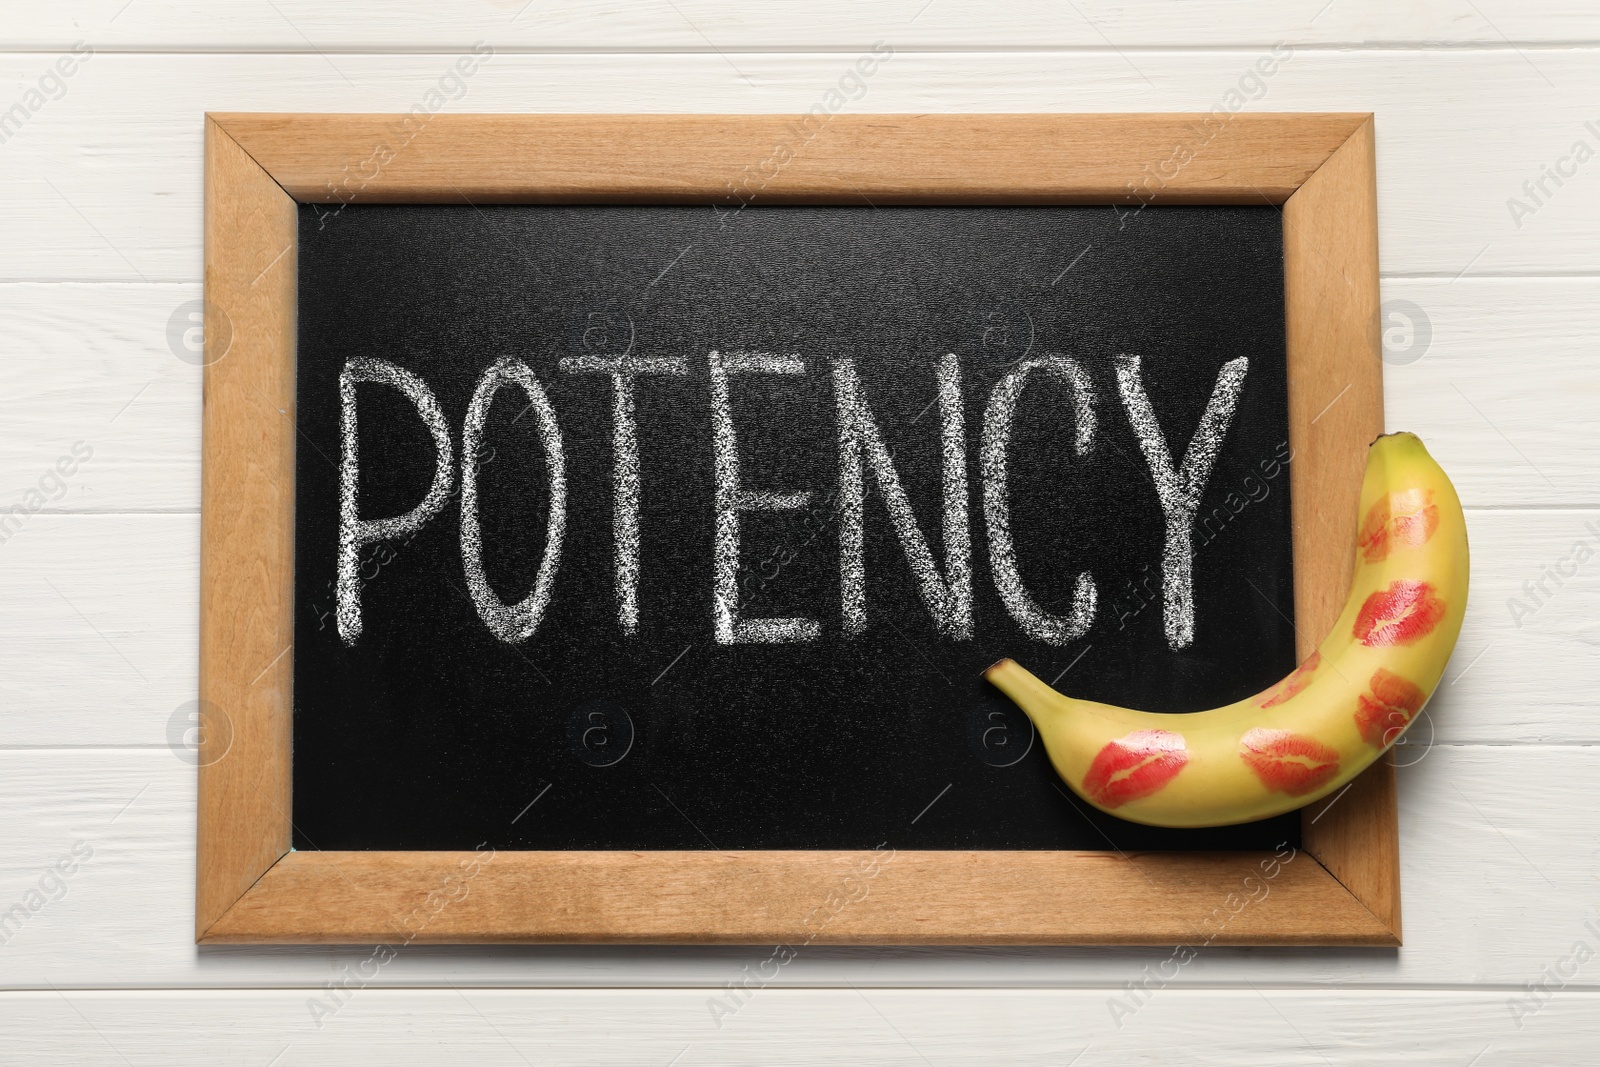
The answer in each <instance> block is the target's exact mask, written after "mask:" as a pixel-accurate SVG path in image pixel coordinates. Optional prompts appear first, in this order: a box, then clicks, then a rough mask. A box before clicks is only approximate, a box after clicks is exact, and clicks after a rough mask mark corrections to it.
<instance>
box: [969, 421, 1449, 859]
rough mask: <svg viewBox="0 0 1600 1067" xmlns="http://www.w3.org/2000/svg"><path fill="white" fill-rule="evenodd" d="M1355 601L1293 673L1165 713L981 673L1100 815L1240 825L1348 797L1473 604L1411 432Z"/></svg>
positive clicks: (1432, 477)
mask: <svg viewBox="0 0 1600 1067" xmlns="http://www.w3.org/2000/svg"><path fill="white" fill-rule="evenodd" d="M1359 514H1360V515H1361V525H1360V528H1359V533H1358V536H1357V545H1356V568H1355V574H1354V577H1353V579H1352V581H1351V587H1350V596H1349V599H1348V600H1347V601H1346V602H1345V606H1344V611H1343V612H1342V613H1341V614H1340V616H1339V619H1338V621H1337V622H1335V623H1334V626H1333V631H1332V632H1331V633H1330V634H1329V635H1328V636H1327V638H1326V639H1325V640H1324V641H1323V642H1322V645H1321V646H1320V647H1319V648H1318V649H1317V651H1316V652H1313V653H1312V654H1311V656H1310V657H1309V658H1308V659H1306V661H1305V662H1304V663H1302V664H1300V666H1298V667H1297V668H1295V670H1294V672H1293V673H1291V674H1290V675H1289V676H1288V677H1286V678H1284V679H1283V680H1282V681H1280V682H1278V683H1277V684H1276V685H1274V686H1272V687H1271V688H1269V689H1267V690H1264V691H1263V692H1260V693H1257V694H1256V695H1255V696H1252V697H1248V698H1247V699H1244V700H1241V701H1238V702H1237V703H1234V704H1229V705H1226V706H1224V707H1220V708H1213V709H1211V710H1209V711H1199V712H1193V713H1191V714H1181V715H1167V714H1161V713H1155V712H1147V711H1136V710H1133V709H1131V708H1120V707H1115V706H1113V705H1110V704H1098V703H1095V702H1093V701H1088V700H1074V699H1073V698H1071V697H1066V696H1063V695H1061V694H1060V693H1058V692H1056V691H1055V690H1054V689H1051V688H1050V687H1049V686H1048V685H1046V684H1045V683H1044V682H1041V681H1040V680H1039V679H1038V678H1036V677H1034V676H1033V675H1032V674H1030V673H1029V672H1028V671H1027V670H1025V669H1024V668H1023V667H1021V666H1019V665H1018V664H1017V663H1015V662H1014V661H1012V660H1009V659H1005V660H1001V661H1000V662H999V663H996V664H995V665H994V666H992V667H990V668H989V669H988V670H987V671H985V672H984V676H985V677H986V678H988V679H989V681H991V682H993V683H994V684H995V685H996V686H998V687H999V688H1000V689H1001V691H1003V692H1004V693H1005V694H1006V695H1007V696H1009V697H1010V698H1011V699H1012V700H1014V701H1016V703H1017V704H1018V705H1019V706H1020V707H1021V708H1022V710H1023V711H1025V712H1027V714H1028V716H1029V718H1031V719H1032V720H1033V722H1034V726H1035V727H1036V728H1037V729H1038V731H1039V736H1040V737H1041V738H1042V739H1043V741H1044V745H1045V750H1046V751H1047V752H1048V753H1049V755H1050V762H1051V763H1052V764H1054V766H1055V769H1056V772H1057V773H1058V774H1060V775H1061V777H1062V779H1063V780H1065V781H1066V783H1067V784H1068V785H1069V786H1071V787H1072V790H1073V791H1074V792H1076V793H1077V794H1078V795H1079V796H1081V797H1083V799H1084V800H1086V801H1088V802H1089V803H1090V804H1092V805H1094V806H1095V807H1096V808H1099V809H1100V810H1101V811H1104V812H1108V813H1110V814H1112V815H1115V816H1117V817H1119V818H1123V819H1129V820H1131V821H1133V822H1138V823H1145V824H1147V825H1150V826H1171V827H1195V826H1228V825H1231V824H1234V823H1242V822H1251V821H1254V820H1256V819H1265V818H1269V817H1270V816H1273V815H1280V814H1283V813H1284V812H1287V811H1292V810H1294V809H1295V808H1298V807H1302V806H1304V805H1306V804H1310V803H1312V802H1314V801H1316V800H1317V799H1319V798H1321V797H1324V796H1327V795H1328V794H1330V793H1333V792H1334V791H1336V790H1338V789H1341V788H1343V787H1344V785H1345V783H1347V782H1349V781H1350V780H1351V779H1352V778H1354V777H1355V776H1356V775H1358V774H1360V773H1361V772H1362V771H1364V770H1365V769H1366V768H1367V767H1368V766H1370V765H1371V764H1372V762H1373V761H1374V760H1376V759H1377V758H1378V757H1379V756H1381V755H1382V754H1383V753H1384V752H1386V751H1387V750H1388V748H1389V746H1390V745H1392V744H1394V742H1395V741H1396V740H1397V739H1398V738H1399V737H1400V735H1401V734H1403V733H1404V732H1405V729H1406V727H1407V726H1409V725H1410V724H1411V722H1412V721H1413V720H1414V719H1415V718H1416V716H1417V714H1418V713H1419V712H1420V711H1421V710H1422V707H1423V705H1424V704H1426V703H1427V701H1428V698H1429V697H1431V696H1432V695H1433V692H1434V690H1435V689H1436V688H1437V687H1438V685H1439V680H1440V678H1441V677H1442V676H1443V675H1444V669H1445V664H1446V662H1447V661H1448V660H1449V659H1450V653H1451V651H1452V650H1453V649H1454V648H1455V643H1456V637H1457V636H1458V635H1459V634H1460V632H1461V620H1462V616H1463V615H1464V614H1465V611H1466V606H1467V571H1468V566H1467V528H1466V521H1465V518H1464V516H1463V515H1462V513H1461V501H1460V500H1459V498H1457V496H1456V491H1455V487H1454V486H1452V485H1451V484H1450V479H1449V478H1448V477H1446V476H1445V473H1444V471H1442V470H1441V469H1440V468H1439V465H1438V464H1437V463H1435V462H1434V460H1433V457H1432V456H1430V455H1428V450H1427V449H1426V448H1424V447H1423V444H1422V442H1421V440H1419V439H1418V438H1417V437H1416V435H1415V434H1409V433H1396V434H1387V435H1385V436H1383V437H1380V438H1378V439H1377V441H1375V442H1373V445H1372V447H1371V449H1370V450H1369V451H1368V453H1367V471H1366V477H1365V479H1364V481H1363V483H1362V487H1361V502H1360V512H1359Z"/></svg>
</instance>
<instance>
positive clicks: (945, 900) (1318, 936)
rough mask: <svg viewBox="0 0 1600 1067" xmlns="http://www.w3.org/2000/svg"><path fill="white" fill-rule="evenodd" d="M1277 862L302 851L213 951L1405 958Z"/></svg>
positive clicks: (1303, 865) (225, 926) (1320, 877)
mask: <svg viewBox="0 0 1600 1067" xmlns="http://www.w3.org/2000/svg"><path fill="white" fill-rule="evenodd" d="M1282 857H1283V858H1285V859H1290V862H1288V863H1287V864H1285V863H1283V862H1281V860H1280V859H1277V858H1274V854H1273V853H1270V852H1268V853H1243V852H1241V853H1194V852H1191V853H1145V854H1135V855H1128V856H1125V855H1121V854H1118V853H1113V852H898V853H895V852H892V851H891V850H885V851H883V852H758V851H749V852H588V853H585V852H503V853H499V854H494V853H493V852H492V850H491V851H490V852H480V853H476V854H475V853H472V852H426V853H417V852H294V853H291V854H290V855H288V856H285V857H284V858H283V859H282V860H280V861H279V862H278V864H277V865H276V866H274V867H273V868H272V870H271V871H269V872H267V874H266V875H265V876H264V877H262V879H261V881H259V882H258V883H256V885H255V886H253V887H252V888H251V889H250V891H249V892H248V893H246V894H245V896H244V898H243V899H241V900H240V901H239V903H238V904H236V905H234V907H233V908H232V910H230V911H229V912H228V913H227V915H225V916H224V917H223V918H221V919H220V920H218V921H217V922H216V923H215V924H214V925H213V926H212V927H211V928H210V929H209V930H208V931H207V934H206V937H205V938H204V941H205V942H206V943H208V944H223V943H228V942H239V941H242V942H279V943H297V942H298V943H305V942H326V943H335V944H350V943H362V942H368V941H386V940H409V941H416V942H421V943H427V942H438V943H459V942H477V941H489V942H496V941H505V942H510V941H524V942H556V943H562V942H573V941H583V942H601V943H604V942H622V943H635V944H638V943H643V944H673V943H691V944H695V943H699V944H736V945H737V944H768V943H772V944H796V943H801V944H806V943H809V944H818V945H849V944H905V945H962V944H989V945H1025V944H1141V945H1151V944H1154V945H1162V944H1169V943H1172V942H1189V941H1192V942H1199V943H1205V942H1209V943H1211V944H1218V945H1222V944H1233V945H1248V944H1261V943H1270V944H1291V945H1393V944H1395V943H1396V942H1395V941H1394V939H1393V937H1392V936H1391V935H1390V933H1389V931H1388V930H1387V929H1385V928H1384V927H1383V926H1382V925H1381V924H1379V923H1378V922H1377V921H1376V920H1375V919H1373V917H1372V916H1371V915H1370V914H1369V913H1368V912H1367V911H1366V910H1365V909H1364V908H1362V907H1361V906H1360V905H1359V904H1356V903H1355V902H1354V901H1353V900H1352V899H1351V897H1350V894H1349V893H1347V892H1346V891H1345V890H1344V889H1343V888H1342V887H1340V886H1339V884H1338V883H1337V882H1336V881H1334V880H1333V879H1332V878H1331V877H1329V876H1328V873H1327V872H1326V871H1325V870H1323V869H1322V868H1321V867H1320V866H1318V865H1317V864H1316V863H1313V862H1310V861H1309V857H1306V856H1304V855H1302V856H1300V857H1298V858H1293V852H1292V850H1288V849H1286V850H1284V851H1283V853H1282ZM1269 873H1270V874H1271V875H1272V877H1270V878H1268V874H1269ZM1263 886H1265V887H1267V888H1266V890H1265V891H1264V892H1263V890H1262V887H1263ZM1252 894H1254V895H1255V896H1256V897H1257V898H1258V902H1254V903H1252V902H1251V900H1250V899H1249V898H1250V897H1251V895H1252ZM1064 901H1072V906H1071V907H1070V908H1063V907H1062V903H1063V902H1064Z"/></svg>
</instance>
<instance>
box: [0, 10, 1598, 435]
mask: <svg viewBox="0 0 1600 1067" xmlns="http://www.w3.org/2000/svg"><path fill="white" fill-rule="evenodd" d="M940 2H941V3H942V2H943V0H940ZM142 6H143V5H142V4H135V5H133V7H131V8H129V10H128V13H127V14H126V15H124V16H123V18H131V17H133V15H134V14H135V13H136V12H137V11H138V10H139V9H140V8H141V7H142ZM1340 6H1341V5H1339V4H1336V5H1334V6H1333V7H1332V8H1330V10H1329V13H1328V16H1327V17H1330V18H1331V17H1333V13H1334V12H1335V11H1337V10H1339V8H1340ZM938 7H939V4H938V3H936V4H935V5H934V6H933V7H932V8H930V9H929V14H928V15H927V16H925V17H929V18H931V17H933V16H934V14H935V12H936V11H937V9H938ZM530 17H531V15H530ZM118 24H119V25H120V24H121V20H119V21H118ZM919 24H920V23H919ZM1596 54H1597V53H1596V50H1595V49H1592V48H1591V49H1585V48H1574V49H1571V50H1552V51H1545V52H1538V53H1534V52H1527V53H1526V54H1525V55H1518V54H1517V53H1516V52H1515V51H1512V50H1510V49H1503V50H1500V51H1496V52H1488V53H1481V52H1452V51H1442V52H1423V53H1418V52H1404V51H1381V50H1380V51H1373V52H1317V53H1311V52H1306V53H1296V55H1295V56H1294V57H1293V58H1292V59H1290V60H1289V61H1288V62H1286V63H1284V64H1282V66H1281V67H1280V69H1279V70H1278V71H1277V73H1276V74H1274V75H1273V76H1272V77H1271V78H1270V79H1268V80H1267V81H1266V90H1265V95H1262V94H1261V93H1260V92H1256V93H1254V94H1253V95H1254V96H1256V97H1258V99H1247V98H1246V99H1245V102H1244V103H1243V104H1242V108H1243V112H1242V113H1254V112H1258V111H1267V110H1272V111H1297V110H1301V111H1316V110H1326V109H1329V108H1337V109H1339V110H1344V111H1356V110H1359V111H1376V112H1379V113H1381V115H1382V120H1381V123H1380V125H1379V129H1378V136H1379V138H1380V144H1379V148H1380V158H1381V159H1382V161H1383V164H1382V165H1383V168H1384V179H1383V181H1382V183H1381V205H1380V206H1381V211H1382V215H1383V219H1384V225H1383V234H1382V237H1383V244H1384V253H1385V254H1384V264H1385V267H1386V268H1387V269H1388V270H1391V271H1398V272H1405V273H1414V272H1419V271H1423V272H1432V273H1435V274H1439V275H1442V277H1443V278H1445V279H1449V278H1452V277H1455V276H1456V275H1458V274H1461V273H1462V272H1463V271H1466V273H1467V277H1468V278H1471V277H1473V276H1475V275H1480V274H1493V273H1504V272H1521V273H1573V272H1591V273H1593V272H1596V271H1600V215H1597V214H1596V213H1595V212H1593V211H1591V210H1590V207H1589V201H1588V199H1587V198H1586V194H1585V193H1584V192H1583V190H1584V189H1585V188H1587V187H1589V186H1590V185H1591V183H1592V182H1593V180H1594V178H1593V176H1592V174H1591V170H1592V168H1589V167H1586V168H1585V169H1583V170H1582V171H1581V172H1580V176H1579V177H1578V178H1577V179H1575V180H1573V181H1568V182H1567V183H1566V187H1565V188H1564V189H1561V190H1559V191H1556V195H1555V196H1554V197H1553V198H1550V199H1548V200H1547V201H1546V202H1545V203H1544V205H1543V206H1541V207H1539V208H1538V211H1537V214H1536V215H1534V216H1533V217H1531V218H1527V219H1524V220H1522V222H1523V224H1522V225H1521V226H1520V227H1519V226H1517V225H1516V224H1515V223H1514V221H1513V220H1512V218H1511V217H1510V214H1509V212H1508V209H1507V200H1508V198H1510V197H1512V196H1513V195H1514V194H1516V195H1522V194H1521V187H1522V184H1523V182H1524V181H1527V180H1530V179H1532V178H1537V177H1539V175H1540V173H1541V171H1540V168H1541V166H1544V165H1549V164H1553V163H1554V162H1555V161H1557V160H1558V159H1559V158H1561V157H1562V156H1563V155H1565V154H1566V153H1568V152H1569V151H1570V150H1571V146H1572V145H1573V143H1574V141H1575V140H1576V139H1578V138H1580V137H1586V136H1587V137H1589V139H1590V140H1591V142H1594V138H1593V137H1592V136H1591V135H1588V134H1587V133H1586V129H1585V123H1586V122H1591V121H1595V116H1594V114H1593V108H1592V107H1591V106H1590V103H1589V102H1590V101H1592V100H1595V99H1600V63H1597V62H1596ZM47 58H48V57H43V56H39V55H36V54H28V55H17V54H9V55H7V54H0V80H6V79H9V80H10V81H11V82H13V83H15V84H17V85H23V84H32V83H35V82H36V81H37V80H38V78H39V77H40V75H41V73H42V71H41V67H42V66H43V65H44V61H45V59H47ZM330 58H331V59H332V61H333V63H334V64H335V66H334V67H330V66H329V65H328V60H327V59H325V58H323V57H321V56H316V55H306V56H291V55H245V56H211V55H194V56H185V55H163V56H159V57H148V56H122V55H111V54H106V55H98V56H96V57H95V59H94V60H93V61H92V62H90V63H88V64H85V65H84V66H83V67H82V69H81V70H79V71H78V73H77V74H76V75H74V77H73V78H72V79H71V80H70V82H69V85H70V90H69V92H68V94H67V96H66V97H64V98H63V99H61V100H59V101H51V102H50V103H49V104H48V105H47V106H46V107H45V108H44V109H43V110H41V111H40V112H39V113H38V114H37V115H35V116H33V117H32V118H31V119H30V120H29V122H28V123H27V124H26V126H25V127H23V128H22V130H21V131H20V132H19V133H18V134H17V135H15V136H13V137H11V138H10V140H8V141H7V142H6V144H5V146H4V147H5V158H6V165H7V168H8V172H7V173H8V175H11V176H12V178H11V180H10V181H9V182H8V186H7V194H8V195H7V197H6V198H5V200H4V201H0V245H3V246H4V247H5V248H6V249H7V253H6V255H5V256H4V257H0V280H6V279H11V280H64V279H78V280H127V281H139V280H141V277H142V278H143V279H145V280H150V281H183V280H188V281H197V280H198V279H199V276H200V265H201V261H200V255H199V247H200V217H201V204H200V191H201V180H200V175H201V158H200V138H199V137H198V136H197V133H196V125H195V107H196V105H195V102H196V101H203V102H204V104H205V106H207V107H211V108H215V109H218V110H221V109H229V110H235V111H250V110H257V111H261V110H280V111H295V110H301V111H305V110H321V109H326V108H329V107H330V106H337V107H339V108H341V109H345V110H349V111H364V112H404V111H406V110H407V109H409V108H411V107H412V106H414V105H418V104H419V103H420V102H422V101H424V100H425V99H429V100H436V101H437V103H438V106H439V107H440V111H439V114H441V115H443V114H454V113H462V112H466V111H476V112H482V111H506V112H514V111H527V110H530V109H534V108H537V109H538V110H541V111H551V112H583V111H587V112H605V111H611V112H615V111H621V110H628V109H638V108H640V107H645V106H649V107H655V108H662V109H666V108H671V109H674V110H680V111H686V112H688V111H698V112H744V113H796V112H805V111H806V110H807V109H808V108H810V107H812V106H813V105H816V104H818V103H819V102H823V101H825V100H827V99H828V97H827V93H828V92H829V90H830V88H831V87H833V86H836V85H837V83H838V81H839V79H840V78H841V77H843V76H844V75H845V74H846V73H847V72H848V71H850V70H852V69H853V63H854V58H855V57H854V56H853V55H852V56H839V55H752V56H747V57H745V56H742V57H738V58H737V59H736V62H737V65H738V67H739V69H740V70H741V71H743V72H744V73H745V75H746V76H747V77H748V78H749V81H748V82H747V81H746V80H745V79H744V78H741V77H740V76H739V74H737V73H736V72H735V71H734V70H733V69H732V68H730V67H729V66H728V65H727V63H726V62H725V61H724V59H723V58H722V57H720V56H717V55H714V54H708V55H701V56H692V55H650V54H644V55H633V56H630V57H629V58H628V59H627V60H626V61H619V60H617V59H616V58H615V57H605V56H598V57H597V56H582V55H558V56H538V57H532V56H514V55H509V54H507V55H496V56H495V57H494V58H493V59H492V60H491V61H489V62H487V63H484V64H483V65H482V66H481V67H480V68H479V70H478V72H477V73H476V74H474V75H473V76H472V77H471V78H470V79H468V80H467V81H466V89H465V90H464V91H454V92H452V93H450V94H441V95H440V96H439V97H437V98H430V97H429V95H428V94H429V93H430V91H433V90H437V86H438V84H439V81H440V79H441V78H443V77H445V75H446V74H447V73H448V72H449V71H451V70H452V69H453V63H454V59H455V57H454V56H437V55H434V56H427V55H419V56H361V55H354V56H353V55H338V56H332V57H330ZM1256 58H1257V57H1256V56H1255V55H1253V54H1240V53H1214V52H1195V51H1164V52H1150V53H1138V54H1136V53H1133V52H1125V55H1118V54H1117V53H1115V52H1110V51H1107V52H1105V53H1084V54H1081V55H1075V56H1073V57H1072V59H1071V61H1070V62H1064V61H1063V60H1062V58H1061V57H1060V56H1055V55H1048V54H1040V53H1029V52H1021V53H1014V54H1004V55H997V54H987V55H986V54H977V53H939V54H919V53H909V52H908V53H897V54H896V55H895V57H894V59H893V60H891V61H890V62H888V63H885V64H883V65H882V66H881V67H880V68H879V69H878V71H877V73H875V74H874V75H873V76H872V77H871V78H870V79H868V81H867V86H868V88H867V89H866V91H865V92H864V93H862V94H860V95H858V96H857V97H855V98H848V99H845V100H844V102H843V103H842V104H841V111H840V114H867V113H879V112H902V113H903V112H938V111H963V110H972V109H977V108H987V109H992V110H1008V111H1013V112H1016V111H1041V112H1052V111H1053V112H1085V111H1088V112H1108V111H1121V112H1126V111H1181V110H1193V109H1201V110H1204V109H1207V108H1210V107H1212V106H1214V105H1222V103H1223V101H1224V100H1225V99H1230V98H1229V96H1228V94H1229V93H1230V92H1233V91H1235V90H1236V88H1237V85H1238V82H1239V80H1240V78H1241V77H1242V76H1243V75H1244V72H1245V71H1246V70H1248V69H1251V68H1252V66H1253V63H1254V61H1255V59H1256ZM1129 59H1131V60H1132V62H1133V63H1134V64H1135V65H1136V66H1137V68H1138V69H1139V70H1142V71H1144V72H1145V77H1141V76H1140V75H1139V73H1138V72H1137V71H1136V70H1135V69H1134V68H1132V67H1129V66H1128V62H1127V60H1129ZM1530 61H1531V64H1532V65H1530ZM335 68H337V69H335ZM1146 78H1148V79H1149V80H1148V81H1147V80H1146ZM752 83H753V84H752ZM1491 84H1492V85H1494V86H1495V92H1493V93H1484V92H1481V91H1480V90H1481V87H1482V86H1483V85H1491ZM1556 87H1559V88H1556ZM330 101H336V102H337V103H336V104H333V105H330ZM1594 144H1595V145H1596V146H1600V142H1594ZM762 158H764V155H763V156H760V157H757V158H756V160H753V161H752V162H760V160H761V159H762ZM111 173H114V174H115V175H116V176H117V180H116V181H114V182H112V181H106V180H105V179H104V177H103V176H104V175H106V174H111ZM1440 174H1450V175H1451V176H1452V178H1451V180H1450V181H1448V182H1441V181H1439V178H1438V176H1439V175H1440ZM45 175H48V176H49V178H50V182H51V183H53V185H54V188H52V187H51V184H47V183H46V182H45V181H44V180H43V176H45ZM1548 188H1549V189H1551V190H1554V186H1549V187H1548ZM124 257H126V258H124ZM1456 403H1457V404H1459V403H1460V402H1459V400H1457V401H1456Z"/></svg>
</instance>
